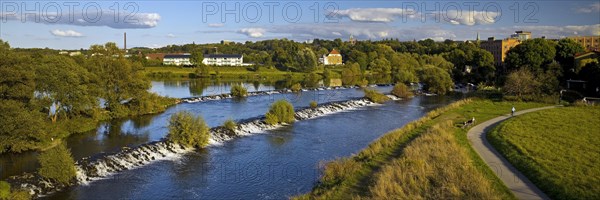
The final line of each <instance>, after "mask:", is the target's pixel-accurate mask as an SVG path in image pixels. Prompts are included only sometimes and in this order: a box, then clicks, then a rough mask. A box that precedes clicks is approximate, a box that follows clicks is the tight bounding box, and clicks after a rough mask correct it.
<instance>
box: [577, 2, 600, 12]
mask: <svg viewBox="0 0 600 200" xmlns="http://www.w3.org/2000/svg"><path fill="white" fill-rule="evenodd" d="M575 11H576V12H578V13H598V12H600V2H596V3H593V4H591V5H589V6H586V7H579V8H577V9H575Z"/></svg>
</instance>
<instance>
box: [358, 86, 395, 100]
mask: <svg viewBox="0 0 600 200" xmlns="http://www.w3.org/2000/svg"><path fill="white" fill-rule="evenodd" d="M363 91H364V92H365V98H367V99H369V100H371V101H372V102H375V103H385V102H386V101H389V100H390V98H389V97H388V96H385V95H384V94H382V93H380V92H378V91H377V90H372V89H367V88H364V89H363Z"/></svg>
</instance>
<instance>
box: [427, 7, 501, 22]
mask: <svg viewBox="0 0 600 200" xmlns="http://www.w3.org/2000/svg"><path fill="white" fill-rule="evenodd" d="M441 15H442V16H441V18H442V20H443V21H446V22H448V23H450V24H454V25H467V26H473V25H477V24H493V23H495V22H496V20H495V19H496V18H497V17H498V16H499V15H500V14H499V13H498V12H484V11H471V12H469V11H468V10H448V11H446V12H442V13H441ZM432 17H433V16H432Z"/></svg>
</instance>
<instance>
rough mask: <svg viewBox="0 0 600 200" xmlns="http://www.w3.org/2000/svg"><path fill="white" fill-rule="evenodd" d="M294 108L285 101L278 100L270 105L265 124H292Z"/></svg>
mask: <svg viewBox="0 0 600 200" xmlns="http://www.w3.org/2000/svg"><path fill="white" fill-rule="evenodd" d="M294 114H295V113H294V107H293V106H292V104H291V103H290V102H288V101H286V100H283V99H282V100H279V101H276V102H275V103H273V105H271V108H270V109H269V112H267V114H266V115H265V117H266V119H265V122H267V123H268V124H271V125H275V124H278V123H292V122H294V120H295V118H294Z"/></svg>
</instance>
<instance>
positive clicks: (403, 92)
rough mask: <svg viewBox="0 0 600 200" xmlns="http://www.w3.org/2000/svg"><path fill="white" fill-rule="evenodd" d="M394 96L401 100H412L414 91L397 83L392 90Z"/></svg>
mask: <svg viewBox="0 0 600 200" xmlns="http://www.w3.org/2000/svg"><path fill="white" fill-rule="evenodd" d="M392 94H393V95H396V96H397V97H400V98H410V97H413V96H414V94H413V93H412V91H410V88H408V86H406V85H405V84H404V83H396V85H394V88H393V89H392Z"/></svg>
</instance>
